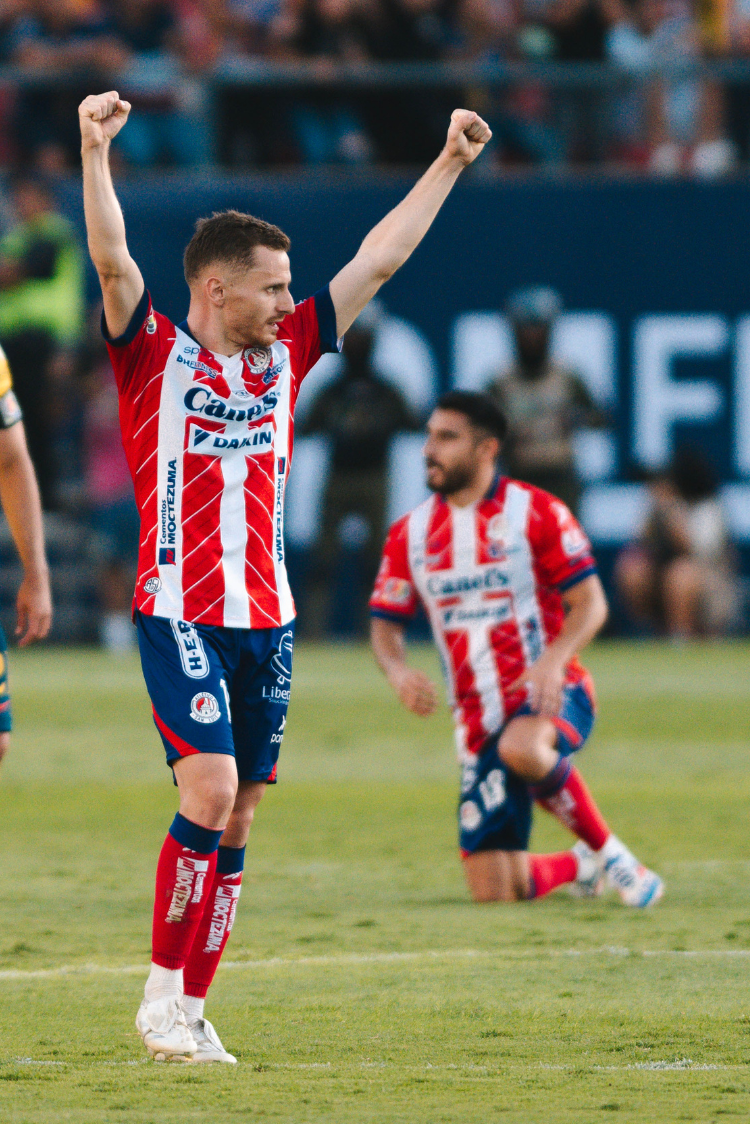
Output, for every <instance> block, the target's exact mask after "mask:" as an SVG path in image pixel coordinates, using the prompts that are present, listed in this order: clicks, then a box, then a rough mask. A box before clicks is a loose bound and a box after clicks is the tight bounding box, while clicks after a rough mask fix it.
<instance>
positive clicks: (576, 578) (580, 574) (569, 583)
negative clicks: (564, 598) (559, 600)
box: [557, 566, 599, 593]
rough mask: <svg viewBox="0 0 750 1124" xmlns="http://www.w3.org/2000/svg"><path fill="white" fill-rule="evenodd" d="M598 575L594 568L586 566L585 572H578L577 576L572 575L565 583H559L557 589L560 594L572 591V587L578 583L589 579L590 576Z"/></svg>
mask: <svg viewBox="0 0 750 1124" xmlns="http://www.w3.org/2000/svg"><path fill="white" fill-rule="evenodd" d="M598 573H599V571H598V570H597V568H596V566H587V567H586V569H585V570H579V571H578V573H577V574H573V576H572V577H571V578H568V580H567V581H564V582H560V584H559V585H558V587H557V588H558V589H559V590H560V593H565V591H566V589H572V588H573V586H574V585H578V583H579V582H582V581H585V580H586V578H590V577H591V575H592V574H598Z"/></svg>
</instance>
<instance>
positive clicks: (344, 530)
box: [301, 310, 419, 635]
mask: <svg viewBox="0 0 750 1124" xmlns="http://www.w3.org/2000/svg"><path fill="white" fill-rule="evenodd" d="M369 312H370V310H366V311H365V313H363V315H362V316H360V317H359V318H358V319H357V320H356V321H355V323H354V324H353V325H352V327H351V328H350V329H349V331H348V332H347V333H346V338H345V342H344V362H345V366H344V370H343V372H342V374H341V375H339V377H338V378H336V379H335V380H334V381H333V382H332V383H330V384H329V385H328V386H326V387H324V388H323V390H321V392H320V394H319V395H318V396H317V398H316V399H315V401H314V402H313V404H312V408H311V410H310V414H309V415H308V417H307V418H306V420H305V423H304V424H303V426H302V427H301V432H302V433H303V434H313V433H316V434H321V435H323V436H325V437H327V438H329V440H330V442H331V470H330V474H329V478H328V482H327V485H326V490H325V495H324V500H323V517H322V525H321V534H320V540H319V545H318V549H317V559H316V561H317V571H318V578H319V582H320V587H321V588H320V590H319V593H320V594H321V599H322V600H323V601H324V602H325V601H328V602H329V609H330V612H327V611H326V608H325V607H324V608H323V621H324V627H325V626H326V625H327V626H328V627H329V628H330V630H332V631H333V632H334V633H337V634H339V635H356V634H359V633H362V634H364V633H365V632H366V630H367V625H368V613H367V598H368V595H369V590H370V588H371V585H372V583H373V582H374V580H375V575H376V573H377V570H378V565H379V562H380V548H381V546H382V544H383V539H384V538H385V532H386V502H387V487H388V481H387V471H388V448H389V445H390V442H391V439H392V438H393V436H394V435H395V434H396V433H399V432H403V431H409V430H416V429H418V428H419V420H418V419H417V418H416V417H415V415H414V414H413V412H412V410H411V409H410V407H409V405H408V403H407V402H406V399H405V398H404V396H403V395H402V394H401V393H400V392H399V391H398V390H397V389H396V387H394V386H393V385H391V383H389V382H386V380H385V379H382V378H381V377H380V376H379V375H378V374H377V373H376V371H375V369H374V367H373V365H372V351H373V344H374V334H373V329H374V322H373V319H372V316H371V315H370V314H369Z"/></svg>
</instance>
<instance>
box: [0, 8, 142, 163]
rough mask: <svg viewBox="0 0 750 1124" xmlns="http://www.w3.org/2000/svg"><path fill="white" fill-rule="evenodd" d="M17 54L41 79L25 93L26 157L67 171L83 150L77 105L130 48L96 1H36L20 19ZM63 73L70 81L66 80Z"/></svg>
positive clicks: (21, 142)
mask: <svg viewBox="0 0 750 1124" xmlns="http://www.w3.org/2000/svg"><path fill="white" fill-rule="evenodd" d="M11 59H12V61H14V62H16V63H19V64H20V65H21V66H24V67H27V68H28V69H29V70H30V71H31V72H33V73H34V74H35V75H36V76H37V78H38V79H39V80H40V85H37V86H35V87H34V88H28V89H24V90H22V91H21V93H20V96H19V106H18V116H17V144H18V149H19V152H20V155H21V158H22V160H23V161H24V162H26V163H28V162H33V163H34V164H35V165H36V166H37V167H38V168H40V169H42V170H44V171H46V172H60V171H63V170H64V169H65V168H66V167H68V166H69V165H70V164H71V162H72V161H73V160H74V159H76V158H77V154H78V151H79V149H80V133H79V128H78V112H77V110H78V105H79V103H80V101H81V100H82V99H83V97H85V95H86V93H87V92H88V89H87V86H88V85H89V84H90V81H91V79H92V78H94V80H101V79H102V77H103V76H105V75H107V76H108V75H110V74H112V72H114V71H117V70H119V69H120V68H121V67H122V66H123V65H124V64H125V62H126V61H127V51H126V49H125V48H124V46H123V44H122V43H121V42H120V41H119V39H118V38H117V37H116V35H114V34H113V32H112V29H111V27H110V24H109V21H108V18H107V12H106V10H105V9H104V7H103V6H102V5H101V4H99V3H96V0H91V2H88V3H86V2H82V0H33V3H30V4H28V5H26V6H25V10H24V12H23V13H22V14H21V15H20V17H19V18H18V19H17V21H16V22H15V26H14V28H13V31H12V50H11ZM61 75H67V76H68V80H67V81H66V82H64V83H60V81H59V79H60V76H61ZM84 75H85V76H86V78H83V77H82V76H84ZM45 77H48V78H49V83H47V82H45V81H44V79H45ZM87 79H88V80H87Z"/></svg>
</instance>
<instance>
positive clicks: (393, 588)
mask: <svg viewBox="0 0 750 1124" xmlns="http://www.w3.org/2000/svg"><path fill="white" fill-rule="evenodd" d="M383 597H384V598H385V600H386V601H389V602H390V604H391V605H408V604H409V601H410V600H411V585H410V584H409V582H408V581H406V579H405V578H387V579H386V581H385V583H384V584H383Z"/></svg>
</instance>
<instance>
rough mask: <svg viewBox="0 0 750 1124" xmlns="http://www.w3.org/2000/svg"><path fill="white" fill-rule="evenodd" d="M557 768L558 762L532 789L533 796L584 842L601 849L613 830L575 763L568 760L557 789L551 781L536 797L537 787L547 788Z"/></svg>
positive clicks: (595, 848) (597, 849)
mask: <svg viewBox="0 0 750 1124" xmlns="http://www.w3.org/2000/svg"><path fill="white" fill-rule="evenodd" d="M563 760H565V759H563ZM558 767H559V763H558V766H556V767H555V769H553V770H552V772H551V773H550V774H549V776H548V777H545V779H544V781H542V783H541V785H538V786H535V788H533V789H532V790H531V791H532V795H533V796H534V798H535V799H536V800H538V801H539V803H540V804H541V805H542V807H543V808H545V809H546V810H547V811H548V812H551V814H552V815H553V816H556V817H557V819H558V820H560V823H562V824H564V825H565V827H567V828H568V830H569V831H572V832H573V834H574V835H577V836H578V838H579V839H583V841H584V843H588V845H589V847H591V848H592V850H594V851H599V850H600V849H601V848H602V847H603V846H604V844H605V843H606V842H607V839H608V838H609V836H610V830H609V828H608V827H607V824H606V821H605V820H604V817H603V816H602V814H601V812H600V811H599V809H598V808H597V806H596V801H595V800H594V798H593V796H592V795H591V793H590V792H589V790H588V787H587V785H586V782H585V781H584V779H583V777H582V776H581V774H580V773H579V772H578V770H577V769H576V767H575V766H574V765H570V764H569V763H568V769H567V775H566V776H565V777H564V779H563V780H562V783H561V784H559V785H558V787H557V788H556V789H555V788H554V787H553V786H552V785H551V784H550V786H549V787H547V790H546V792H545V794H544V795H543V796H541V795H540V796H537V790H539V789H541V790H542V791H544V789H545V786H547V782H551V781H552V773H555V772H556V770H557V768H558ZM558 779H559V777H558ZM550 788H551V791H550Z"/></svg>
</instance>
